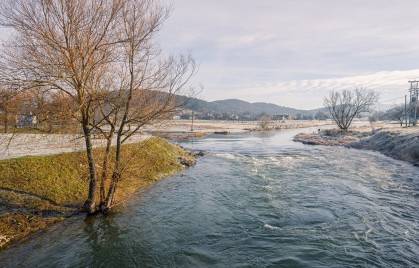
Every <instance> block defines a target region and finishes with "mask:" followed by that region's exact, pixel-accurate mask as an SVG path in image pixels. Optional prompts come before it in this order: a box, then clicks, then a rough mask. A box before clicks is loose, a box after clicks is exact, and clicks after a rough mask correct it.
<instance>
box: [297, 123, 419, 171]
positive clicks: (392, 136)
mask: <svg viewBox="0 0 419 268" xmlns="http://www.w3.org/2000/svg"><path fill="white" fill-rule="evenodd" d="M294 141H296V142H301V143H304V144H309V145H324V146H345V147H348V148H356V149H365V150H372V151H378V152H380V153H382V154H385V155H387V156H389V157H392V158H395V159H398V160H403V161H407V162H410V163H412V164H414V165H419V129H379V130H375V131H357V130H354V131H349V132H347V133H342V132H340V131H338V130H325V131H320V132H317V133H308V134H307V133H301V134H298V135H296V136H295V137H294Z"/></svg>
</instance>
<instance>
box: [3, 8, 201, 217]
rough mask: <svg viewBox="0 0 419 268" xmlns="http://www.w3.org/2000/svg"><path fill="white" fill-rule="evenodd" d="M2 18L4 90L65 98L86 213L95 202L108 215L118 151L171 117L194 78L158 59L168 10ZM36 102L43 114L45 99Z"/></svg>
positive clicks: (38, 11)
mask: <svg viewBox="0 0 419 268" xmlns="http://www.w3.org/2000/svg"><path fill="white" fill-rule="evenodd" d="M0 11H1V18H2V21H1V22H2V24H3V25H5V26H8V27H10V28H12V29H13V31H14V33H15V36H14V38H13V40H12V42H11V43H10V44H9V45H8V47H7V49H6V50H5V51H4V53H3V54H4V55H3V57H2V60H1V62H0V78H1V80H2V83H3V84H17V85H18V87H19V88H23V89H35V90H47V91H46V92H52V93H54V96H60V99H59V100H63V99H66V98H68V100H69V103H71V105H70V107H71V108H72V110H74V111H72V112H71V114H72V115H73V116H74V119H75V120H77V121H78V122H79V124H80V127H81V130H82V132H83V135H84V139H85V145H86V155H87V161H88V169H89V173H88V174H89V193H88V198H87V200H86V202H85V204H84V208H85V209H86V210H87V211H88V212H90V213H93V212H95V211H96V210H97V208H98V202H99V203H100V206H101V207H104V208H110V206H111V205H112V202H113V199H114V194H115V191H116V187H117V184H118V181H119V180H120V178H121V174H122V170H123V167H122V161H121V148H122V144H123V143H124V142H126V141H127V139H129V138H130V137H131V136H132V135H134V134H135V133H137V132H138V131H139V130H140V129H141V128H142V127H143V126H144V125H145V124H148V123H150V122H152V121H154V120H158V119H161V118H164V117H165V116H167V114H169V113H171V112H173V111H174V110H175V109H176V108H177V107H178V104H177V103H176V93H178V92H179V91H180V90H181V89H182V88H184V87H185V86H186V83H187V82H188V81H189V79H190V77H191V76H192V75H193V74H194V72H195V63H194V62H193V60H192V59H191V58H190V57H179V58H175V57H163V54H162V52H161V51H160V50H159V49H158V47H157V46H156V45H155V44H154V39H155V38H154V37H155V33H156V32H157V31H158V30H159V29H160V26H161V24H162V23H163V22H164V21H165V19H166V18H167V17H168V14H169V12H168V10H167V9H165V8H163V7H161V6H160V5H159V4H158V3H157V1H153V0H110V1H103V0H73V1H67V0H49V1H45V0H33V1H26V0H5V1H4V2H3V3H2V4H1V9H0ZM38 92H39V93H40V91H38ZM58 93H60V94H58ZM63 94H64V96H65V97H63V96H62V95H63ZM38 96H40V98H39V99H38V101H40V102H39V103H40V104H42V105H43V106H44V107H45V103H43V102H42V101H43V100H44V96H42V94H41V93H40V95H38ZM42 105H40V106H39V107H41V106H42ZM41 110H42V109H41ZM50 116H51V114H48V113H47V114H46V115H45V116H44V118H50ZM95 131H98V132H99V133H101V134H102V136H103V137H104V138H105V139H106V140H107V145H106V148H105V156H104V158H103V159H102V164H103V168H102V173H101V176H100V180H99V179H98V178H99V176H98V174H97V169H96V162H97V159H95V157H94V155H93V148H92V135H93V133H94V132H95ZM113 139H116V144H115V145H116V148H115V150H114V151H115V155H114V157H112V159H114V160H115V162H114V163H113V165H110V164H109V162H110V154H111V151H112V150H111V146H112V141H113ZM110 166H112V168H113V170H112V177H111V182H110V186H109V187H108V191H107V193H106V189H105V188H106V183H105V181H106V180H107V176H108V173H109V167H110ZM98 183H99V185H98ZM98 186H99V191H97V190H98V189H97V188H98ZM97 192H99V196H97Z"/></svg>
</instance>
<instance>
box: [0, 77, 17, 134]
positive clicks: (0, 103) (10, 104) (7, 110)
mask: <svg viewBox="0 0 419 268" xmlns="http://www.w3.org/2000/svg"><path fill="white" fill-rule="evenodd" d="M17 95H18V90H16V89H13V88H10V87H8V86H6V85H3V86H2V87H0V112H1V120H2V123H3V131H4V133H7V132H8V131H9V123H10V121H11V118H13V115H15V111H16V96H17ZM13 119H14V118H13Z"/></svg>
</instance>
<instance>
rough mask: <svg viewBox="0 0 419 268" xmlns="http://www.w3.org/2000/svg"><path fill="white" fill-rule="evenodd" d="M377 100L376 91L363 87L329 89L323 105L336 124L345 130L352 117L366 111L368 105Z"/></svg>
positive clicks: (349, 124)
mask: <svg viewBox="0 0 419 268" xmlns="http://www.w3.org/2000/svg"><path fill="white" fill-rule="evenodd" d="M377 100H378V95H377V93H376V92H374V91H371V90H367V89H364V88H357V89H355V90H343V91H331V92H330V95H329V97H325V98H324V105H325V107H327V108H328V110H329V113H330V115H331V117H332V118H333V120H334V121H335V123H336V125H337V126H338V127H339V128H340V129H341V130H342V131H347V130H348V129H349V127H350V126H351V124H352V122H353V120H354V118H356V117H358V116H360V114H361V113H363V112H368V111H369V109H370V107H371V106H372V105H374V104H375V103H376V102H377Z"/></svg>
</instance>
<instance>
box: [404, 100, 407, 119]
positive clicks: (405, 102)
mask: <svg viewBox="0 0 419 268" xmlns="http://www.w3.org/2000/svg"><path fill="white" fill-rule="evenodd" d="M404 119H405V126H406V127H407V95H404Z"/></svg>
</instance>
